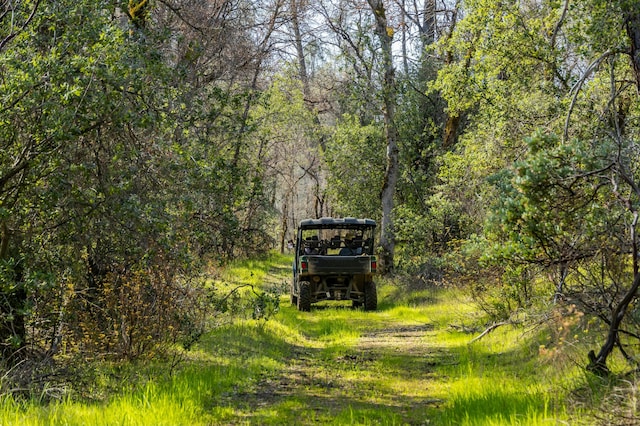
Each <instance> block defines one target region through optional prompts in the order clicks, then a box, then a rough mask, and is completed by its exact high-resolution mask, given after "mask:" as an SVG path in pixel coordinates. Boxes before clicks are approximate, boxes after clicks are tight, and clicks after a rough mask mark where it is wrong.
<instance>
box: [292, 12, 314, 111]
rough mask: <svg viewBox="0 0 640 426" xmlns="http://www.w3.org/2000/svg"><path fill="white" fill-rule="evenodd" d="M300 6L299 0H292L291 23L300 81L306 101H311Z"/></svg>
mask: <svg viewBox="0 0 640 426" xmlns="http://www.w3.org/2000/svg"><path fill="white" fill-rule="evenodd" d="M298 7H299V2H298V1H297V0H291V25H292V26H293V35H294V38H295V40H294V41H295V45H296V53H297V55H298V68H299V70H298V72H299V74H300V81H302V93H303V94H304V100H305V102H309V100H310V91H309V75H308V74H307V62H306V60H305V57H304V48H303V45H302V34H301V32H300V21H299V19H298Z"/></svg>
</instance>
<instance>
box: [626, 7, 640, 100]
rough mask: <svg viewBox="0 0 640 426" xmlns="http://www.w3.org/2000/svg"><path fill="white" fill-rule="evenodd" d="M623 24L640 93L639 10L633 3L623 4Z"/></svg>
mask: <svg viewBox="0 0 640 426" xmlns="http://www.w3.org/2000/svg"><path fill="white" fill-rule="evenodd" d="M625 4H626V7H625V9H624V10H623V11H624V14H625V16H624V22H625V27H626V29H627V35H628V36H629V40H630V42H631V52H630V54H631V62H632V64H633V72H634V74H635V77H636V87H637V89H638V91H639V92H640V10H639V9H638V5H637V4H635V3H634V2H627V3H625Z"/></svg>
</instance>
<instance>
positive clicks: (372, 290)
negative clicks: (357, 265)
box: [364, 281, 378, 311]
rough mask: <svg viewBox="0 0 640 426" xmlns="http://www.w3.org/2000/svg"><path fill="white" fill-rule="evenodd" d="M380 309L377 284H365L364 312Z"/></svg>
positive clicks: (370, 282)
mask: <svg viewBox="0 0 640 426" xmlns="http://www.w3.org/2000/svg"><path fill="white" fill-rule="evenodd" d="M376 309H378V293H377V291H376V283H375V282H373V281H368V282H366V283H364V310H365V311H375V310H376Z"/></svg>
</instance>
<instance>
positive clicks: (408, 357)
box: [241, 312, 446, 425]
mask: <svg viewBox="0 0 640 426" xmlns="http://www.w3.org/2000/svg"><path fill="white" fill-rule="evenodd" d="M311 315H313V312H312V313H311ZM432 330H433V327H432V326H431V325H429V324H419V325H406V324H404V325H403V324H389V325H388V326H387V327H385V328H383V329H378V330H374V331H371V332H368V333H366V334H363V335H362V336H361V337H360V338H359V339H358V340H357V343H356V344H354V345H352V346H350V347H348V348H341V350H339V351H337V352H336V353H335V354H334V353H332V352H329V353H327V351H323V350H322V349H319V348H318V349H314V348H309V347H307V346H297V347H295V348H294V349H293V350H292V353H291V357H290V359H289V360H288V362H289V365H288V367H287V368H286V369H285V370H284V371H282V372H281V374H279V375H277V376H266V377H263V378H262V380H260V382H259V383H257V384H256V387H255V389H254V392H251V393H247V394H244V395H242V396H241V397H242V399H243V400H244V401H245V402H246V403H247V404H249V405H250V406H253V407H255V408H262V409H264V408H267V407H270V406H273V407H277V406H279V405H282V404H286V401H297V402H298V403H300V404H302V405H304V408H303V409H302V410H301V411H303V412H301V417H300V424H322V423H333V419H334V418H335V416H338V415H340V414H341V413H344V411H345V410H352V411H353V413H354V416H358V414H359V413H367V416H371V415H373V417H374V419H375V416H376V414H375V413H376V412H386V413H387V414H386V415H387V416H390V417H391V418H392V420H389V421H387V420H384V419H382V420H381V421H380V422H374V423H382V424H386V423H389V422H394V423H395V422H396V421H398V422H399V423H401V424H410V425H421V424H428V422H427V421H425V417H424V413H425V410H426V409H427V408H429V407H432V408H433V407H437V406H438V405H440V404H441V403H442V400H440V399H437V398H434V397H433V396H432V395H430V391H429V388H430V386H431V381H432V380H433V369H434V366H435V365H436V364H437V363H439V362H441V361H442V360H441V357H442V356H443V355H446V354H443V353H442V352H441V351H439V350H437V349H435V348H434V347H433V346H432V344H431V343H430V342H431V341H432V339H429V334H430V333H431V332H432ZM371 413H374V414H371ZM250 423H252V424H254V423H255V424H257V423H260V421H259V420H258V419H252V420H251V421H250Z"/></svg>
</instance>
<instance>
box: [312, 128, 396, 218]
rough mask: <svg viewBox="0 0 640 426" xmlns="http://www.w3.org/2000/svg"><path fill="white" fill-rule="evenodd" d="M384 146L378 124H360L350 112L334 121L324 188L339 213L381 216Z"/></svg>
mask: <svg viewBox="0 0 640 426" xmlns="http://www.w3.org/2000/svg"><path fill="white" fill-rule="evenodd" d="M384 146H385V144H384V138H383V135H382V129H381V128H380V127H379V126H377V125H374V124H370V125H362V124H361V123H360V122H359V121H358V120H357V118H355V117H353V116H344V117H343V118H342V119H341V120H340V122H339V123H338V124H337V126H336V130H335V133H334V134H333V135H332V136H331V138H330V139H329V141H328V142H327V147H326V150H325V152H324V159H325V161H326V163H327V168H328V171H329V176H328V179H327V191H328V194H329V195H330V196H331V198H332V200H333V201H334V208H335V211H336V213H337V214H338V215H342V216H354V217H379V216H380V202H379V201H380V189H381V188H382V179H383V176H384V169H385V166H384V161H385V160H384V159H385V157H384Z"/></svg>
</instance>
